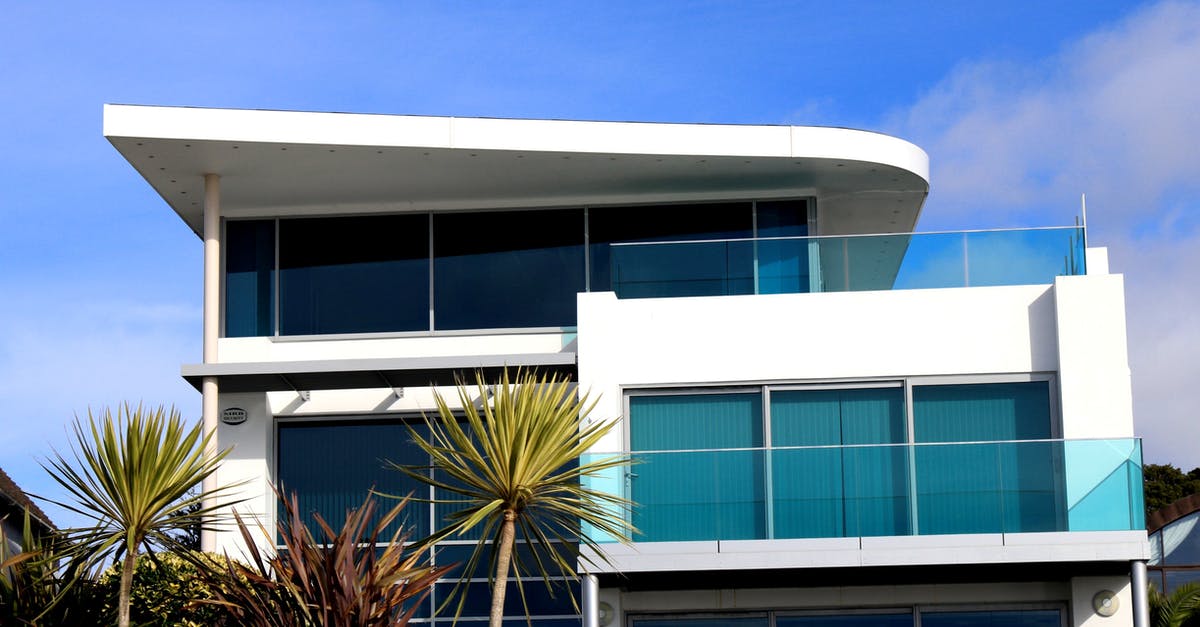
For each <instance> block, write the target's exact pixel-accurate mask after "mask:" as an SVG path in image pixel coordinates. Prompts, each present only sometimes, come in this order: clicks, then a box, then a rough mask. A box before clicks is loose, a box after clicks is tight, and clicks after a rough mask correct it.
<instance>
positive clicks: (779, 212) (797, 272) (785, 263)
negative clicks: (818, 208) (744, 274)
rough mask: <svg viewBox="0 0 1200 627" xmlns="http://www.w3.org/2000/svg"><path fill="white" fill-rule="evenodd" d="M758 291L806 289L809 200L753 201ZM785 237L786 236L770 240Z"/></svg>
mask: <svg viewBox="0 0 1200 627" xmlns="http://www.w3.org/2000/svg"><path fill="white" fill-rule="evenodd" d="M755 208H756V214H755V215H756V217H755V227H756V231H755V235H756V237H758V238H759V239H758V242H757V247H756V249H755V260H756V263H757V272H756V275H757V277H758V289H757V290H756V292H755V293H757V294H796V293H802V292H807V291H809V287H810V279H809V259H808V242H807V241H806V240H805V239H797V237H803V236H805V235H808V201H806V200H783V201H771V202H758V203H756V204H755ZM779 237H786V238H789V239H770V238H779Z"/></svg>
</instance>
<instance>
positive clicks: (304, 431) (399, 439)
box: [278, 421, 429, 539]
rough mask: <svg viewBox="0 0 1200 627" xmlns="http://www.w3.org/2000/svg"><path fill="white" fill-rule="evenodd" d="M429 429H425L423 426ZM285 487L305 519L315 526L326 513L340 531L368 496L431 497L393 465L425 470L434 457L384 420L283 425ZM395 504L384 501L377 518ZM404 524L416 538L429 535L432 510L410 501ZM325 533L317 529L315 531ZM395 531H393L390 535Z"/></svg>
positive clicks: (280, 457) (281, 468) (403, 430)
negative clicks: (375, 493)
mask: <svg viewBox="0 0 1200 627" xmlns="http://www.w3.org/2000/svg"><path fill="white" fill-rule="evenodd" d="M417 428H418V429H424V428H425V427H424V426H417ZM278 460H279V461H278V470H279V474H278V477H279V483H280V485H281V486H282V487H283V489H284V490H285V492H286V493H287V494H291V493H295V494H296V497H297V502H298V504H299V506H300V512H301V514H303V515H305V516H306V517H307V518H308V521H307V522H309V523H310V524H311V523H312V518H311V515H312V514H314V513H315V514H320V515H321V517H322V518H324V519H325V521H326V522H328V523H329V524H330V525H331V526H333V527H334V528H335V529H336V528H338V527H340V526H341V522H342V521H344V520H345V517H346V511H347V510H348V509H350V508H352V507H359V506H361V505H362V504H363V501H364V499H365V498H366V497H367V495H368V493H369V492H370V491H371V490H372V489H374V490H376V491H378V492H381V493H385V494H394V495H399V496H403V495H407V494H408V493H410V492H413V493H415V494H416V495H417V496H426V495H427V494H428V492H429V490H428V488H427V487H425V486H424V485H423V484H421V483H420V482H418V481H416V480H414V479H411V478H409V477H408V476H406V475H404V474H403V473H401V472H400V471H398V470H395V469H393V468H391V467H390V466H389V464H388V462H389V461H390V462H395V463H397V464H406V465H425V464H428V463H429V462H428V458H427V457H425V456H424V454H422V453H421V451H420V449H418V448H417V447H416V445H415V444H413V443H412V442H411V438H410V436H409V433H408V430H407V429H406V428H405V427H404V425H403V424H399V423H394V422H382V421H361V422H338V423H336V424H330V423H295V424H286V423H285V424H281V425H279V451H278ZM393 505H395V501H391V500H388V499H379V505H378V510H376V511H377V513H382V511H383V510H386V509H388V508H390V507H392V506H393ZM401 522H402V523H403V524H404V526H405V528H406V529H408V530H410V531H411V532H412V535H413V536H414V537H421V536H424V535H426V534H427V533H428V532H429V506H428V505H423V504H420V503H413V502H410V503H409V504H408V505H407V506H406V509H405V512H404V514H403V516H402V520H401ZM311 528H312V529H313V530H314V533H317V534H319V533H320V530H319V529H318V528H317V527H316V526H312V527H311ZM394 530H395V527H394V526H393V527H392V528H390V529H389V530H388V531H389V534H388V535H389V539H390V535H391V532H392V531H394Z"/></svg>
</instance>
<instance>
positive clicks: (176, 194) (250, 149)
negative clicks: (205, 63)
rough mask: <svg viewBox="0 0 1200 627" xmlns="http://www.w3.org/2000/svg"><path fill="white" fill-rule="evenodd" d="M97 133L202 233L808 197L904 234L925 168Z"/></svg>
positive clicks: (777, 137)
mask: <svg viewBox="0 0 1200 627" xmlns="http://www.w3.org/2000/svg"><path fill="white" fill-rule="evenodd" d="M104 135H105V137H107V138H108V140H109V141H110V142H111V143H112V144H113V146H114V147H116V149H117V150H118V151H119V152H120V153H121V155H122V156H123V157H125V159H126V160H128V161H129V163H130V164H131V165H133V167H134V168H135V169H137V171H138V172H139V173H141V175H142V176H143V177H144V178H145V179H146V181H147V182H149V183H150V185H151V186H152V187H153V188H154V189H155V191H156V192H158V194H159V195H160V196H162V198H163V199H164V200H165V201H166V202H167V203H168V204H169V205H170V206H171V207H172V208H173V209H174V210H175V212H176V213H177V214H179V216H180V217H181V218H182V219H183V220H184V222H186V223H187V224H188V225H189V227H190V228H191V229H192V230H193V231H194V232H196V233H199V232H200V230H201V221H202V210H203V205H204V202H203V198H204V181H203V177H204V175H205V174H217V175H220V177H221V214H222V216H224V217H231V218H239V217H272V216H282V215H305V214H314V215H316V214H321V215H328V214H336V213H375V212H404V211H443V210H444V211H452V210H469V209H491V208H505V207H510V208H526V207H528V208H533V207H551V206H602V205H604V204H622V203H628V202H630V201H631V199H635V201H636V202H646V203H649V202H683V201H689V200H708V199H719V198H738V197H742V198H746V197H754V198H770V197H778V198H784V197H798V196H816V197H817V198H818V199H819V202H820V204H821V207H822V215H821V218H820V219H821V221H822V222H821V226H820V230H821V232H822V233H823V234H840V233H865V232H903V231H908V230H912V228H913V226H914V225H915V223H916V219H917V217H918V215H919V212H920V208H921V205H922V204H923V202H924V199H925V196H926V194H927V193H928V190H929V158H928V156H927V155H926V154H925V152H924V151H922V150H921V149H920V148H918V147H917V146H915V145H913V144H911V143H909V142H906V141H904V140H901V139H897V138H894V137H889V136H887V135H882V134H879V133H872V132H867V131H860V130H853V129H844V128H826V127H807V126H751V125H719V124H659V123H639V122H576V121H565V120H517V119H490V118H451V117H426V116H405V115H372V114H350V113H308V112H297V111H261V110H236V109H202V108H187V107H154V106H139V105H105V108H104Z"/></svg>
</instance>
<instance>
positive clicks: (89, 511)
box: [42, 404, 238, 627]
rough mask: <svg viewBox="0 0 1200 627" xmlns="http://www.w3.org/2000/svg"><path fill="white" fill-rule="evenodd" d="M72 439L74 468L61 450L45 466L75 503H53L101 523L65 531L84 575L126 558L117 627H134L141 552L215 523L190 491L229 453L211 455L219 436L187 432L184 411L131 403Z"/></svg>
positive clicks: (79, 427) (82, 425)
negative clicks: (132, 599)
mask: <svg viewBox="0 0 1200 627" xmlns="http://www.w3.org/2000/svg"><path fill="white" fill-rule="evenodd" d="M74 435H75V442H74V445H73V446H72V452H73V453H74V455H73V457H74V460H73V461H74V464H72V461H71V460H68V459H67V458H66V457H64V456H63V455H62V454H61V453H58V452H57V451H56V452H55V454H54V458H53V459H51V460H49V462H48V463H43V464H42V466H43V468H45V469H46V472H48V473H50V476H51V477H53V478H54V480H55V481H56V482H58V484H59V485H60V486H62V487H63V488H64V489H65V490H66V491H67V494H68V495H69V496H70V497H71V500H72V502H71V503H60V502H58V501H53V500H50V499H47V500H50V502H52V503H55V504H56V505H59V506H61V507H64V508H66V509H68V510H70V511H72V512H75V513H76V514H79V515H81V516H84V517H86V518H88V519H89V520H91V521H93V522H94V523H95V524H93V525H91V526H87V527H80V528H74V529H67V530H65V531H64V535H65V538H66V540H67V542H68V543H69V544H70V545H71V546H73V547H74V549H73V551H74V552H73V554H72V556H71V557H72V559H73V561H74V562H75V563H77V564H79V565H80V566H81V570H82V571H88V570H92V571H94V570H98V569H100V568H102V567H103V566H104V565H105V564H106V562H107V561H108V560H109V558H112V559H115V560H123V562H122V568H121V583H120V588H119V598H118V602H117V622H118V625H119V626H120V627H128V625H129V593H130V589H131V588H132V585H133V574H134V571H135V570H136V562H137V555H138V551H139V550H145V551H146V552H153V551H154V550H155V549H156V548H164V549H175V548H180V547H179V541H178V540H177V539H176V536H175V535H173V532H175V531H177V530H179V529H182V528H187V527H188V526H189V525H193V524H196V523H198V522H200V521H204V519H205V517H209V518H210V519H211V517H212V516H213V515H214V514H215V509H216V508H217V506H211V507H204V506H200V507H196V505H197V504H198V503H201V498H202V495H201V494H199V493H195V492H193V493H191V494H189V490H192V489H193V488H194V487H195V486H197V485H199V484H200V483H201V482H202V481H203V480H204V478H205V477H208V476H209V475H211V474H213V473H214V472H216V470H217V465H218V463H219V462H220V461H221V459H223V458H224V457H225V456H226V455H227V454H228V453H229V449H226V450H224V451H221V452H220V453H217V454H215V455H211V456H210V455H206V454H205V451H206V449H207V446H208V444H209V442H210V440H211V438H213V437H214V435H213V434H211V433H209V434H206V433H204V432H203V428H202V426H201V425H200V424H199V423H197V424H195V425H193V426H192V427H191V428H188V427H187V426H186V425H185V424H184V421H183V418H182V417H181V416H180V414H179V412H178V411H176V410H175V409H174V408H171V409H170V410H166V409H164V408H163V407H161V406H160V407H158V408H156V409H149V408H143V407H142V406H141V405H138V406H137V407H136V408H135V407H131V406H129V405H128V404H126V405H122V406H120V407H119V408H117V415H116V416H115V417H114V416H113V414H112V412H111V411H110V410H108V409H105V410H104V412H103V414H101V415H99V416H94V415H93V414H92V412H91V411H90V410H89V411H88V419H87V421H86V422H83V421H81V420H80V419H78V418H76V420H75V422H74ZM237 487H238V485H237V484H231V485H227V486H224V487H222V488H220V489H219V490H217V491H216V492H215V493H210V494H209V495H208V496H224V495H225V493H228V492H229V491H230V490H233V489H236V488H237ZM228 504H229V503H226V505H228ZM181 512H183V513H182V514H181Z"/></svg>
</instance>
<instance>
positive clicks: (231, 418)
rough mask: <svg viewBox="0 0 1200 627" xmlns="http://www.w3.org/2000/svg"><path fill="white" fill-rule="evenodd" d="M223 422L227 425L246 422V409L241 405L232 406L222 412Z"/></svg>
mask: <svg viewBox="0 0 1200 627" xmlns="http://www.w3.org/2000/svg"><path fill="white" fill-rule="evenodd" d="M221 422H223V423H225V424H227V425H240V424H242V423H243V422H246V410H244V409H242V408H241V407H230V408H228V409H226V410H225V411H223V412H221Z"/></svg>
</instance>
